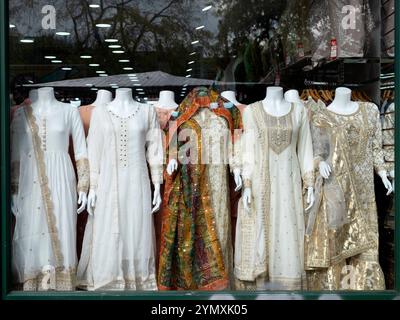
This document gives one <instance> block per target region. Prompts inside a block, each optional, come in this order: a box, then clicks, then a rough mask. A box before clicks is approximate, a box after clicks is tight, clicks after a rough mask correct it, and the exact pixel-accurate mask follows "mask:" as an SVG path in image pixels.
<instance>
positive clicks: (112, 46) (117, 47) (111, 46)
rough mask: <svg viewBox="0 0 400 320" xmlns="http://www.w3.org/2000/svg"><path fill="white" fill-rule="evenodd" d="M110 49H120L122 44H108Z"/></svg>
mask: <svg viewBox="0 0 400 320" xmlns="http://www.w3.org/2000/svg"><path fill="white" fill-rule="evenodd" d="M108 47H109V48H110V49H119V48H121V46H120V45H119V44H112V45H110V46H108Z"/></svg>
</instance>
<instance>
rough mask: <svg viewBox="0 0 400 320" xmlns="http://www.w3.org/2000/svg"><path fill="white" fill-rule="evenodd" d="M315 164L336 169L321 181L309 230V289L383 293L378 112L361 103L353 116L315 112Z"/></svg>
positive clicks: (382, 163) (323, 109)
mask: <svg viewBox="0 0 400 320" xmlns="http://www.w3.org/2000/svg"><path fill="white" fill-rule="evenodd" d="M312 119H313V120H312V132H313V141H314V149H315V151H314V152H315V163H316V165H317V164H318V163H319V162H320V161H325V162H327V163H328V164H330V166H331V167H332V174H331V176H330V177H329V179H322V178H321V177H318V178H317V183H316V199H317V200H316V204H315V206H314V208H313V211H314V210H315V214H312V213H310V215H311V217H310V218H309V221H308V226H307V237H306V247H307V250H306V255H305V257H306V259H305V260H306V268H307V270H309V271H308V272H307V275H308V285H309V289H310V290H384V288H385V281H384V275H383V272H382V269H381V267H380V265H379V258H378V246H379V241H378V239H379V234H378V217H377V209H376V201H375V191H374V169H375V171H376V172H380V171H384V170H385V169H386V164H385V161H384V157H383V150H382V131H381V130H382V129H381V123H380V118H379V110H378V108H377V107H376V106H375V105H374V104H372V103H359V109H358V110H357V111H356V112H354V113H353V114H350V115H340V114H336V113H334V112H331V111H329V110H328V109H327V108H326V107H325V106H324V105H323V103H322V102H319V107H318V108H316V110H315V111H314V112H313V116H312Z"/></svg>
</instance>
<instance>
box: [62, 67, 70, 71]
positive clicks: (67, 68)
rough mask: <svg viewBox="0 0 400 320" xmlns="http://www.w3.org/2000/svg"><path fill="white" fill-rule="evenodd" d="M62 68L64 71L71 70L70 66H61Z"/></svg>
mask: <svg viewBox="0 0 400 320" xmlns="http://www.w3.org/2000/svg"><path fill="white" fill-rule="evenodd" d="M62 70H64V71H71V70H72V68H69V67H65V68H62Z"/></svg>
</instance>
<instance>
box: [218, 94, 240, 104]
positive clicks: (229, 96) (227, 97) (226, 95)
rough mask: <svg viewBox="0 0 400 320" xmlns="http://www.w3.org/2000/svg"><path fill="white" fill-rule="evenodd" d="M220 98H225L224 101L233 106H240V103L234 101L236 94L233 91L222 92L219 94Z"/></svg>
mask: <svg viewBox="0 0 400 320" xmlns="http://www.w3.org/2000/svg"><path fill="white" fill-rule="evenodd" d="M221 97H223V98H225V99H226V100H228V101H230V102H232V103H233V104H234V105H236V106H238V105H240V102H239V101H237V99H236V92H235V91H224V92H222V93H221Z"/></svg>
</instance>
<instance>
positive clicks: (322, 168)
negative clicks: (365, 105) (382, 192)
mask: <svg viewBox="0 0 400 320" xmlns="http://www.w3.org/2000/svg"><path fill="white" fill-rule="evenodd" d="M358 108H359V105H358V103H357V102H353V101H351V90H350V89H348V88H337V89H336V93H335V99H334V100H333V102H332V103H331V104H330V106H329V107H328V110H329V111H331V112H333V113H336V114H339V115H350V114H353V113H355V112H357V110H358ZM319 172H320V174H321V176H322V177H323V178H324V179H328V178H329V177H330V175H331V173H332V168H331V166H330V165H329V164H327V163H326V162H325V161H321V162H320V163H319ZM378 175H379V176H380V177H381V179H382V182H383V184H384V186H385V188H386V189H387V191H388V192H387V195H389V194H391V193H392V191H393V187H392V184H391V183H390V181H389V180H388V178H387V172H386V170H382V171H380V172H378Z"/></svg>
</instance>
